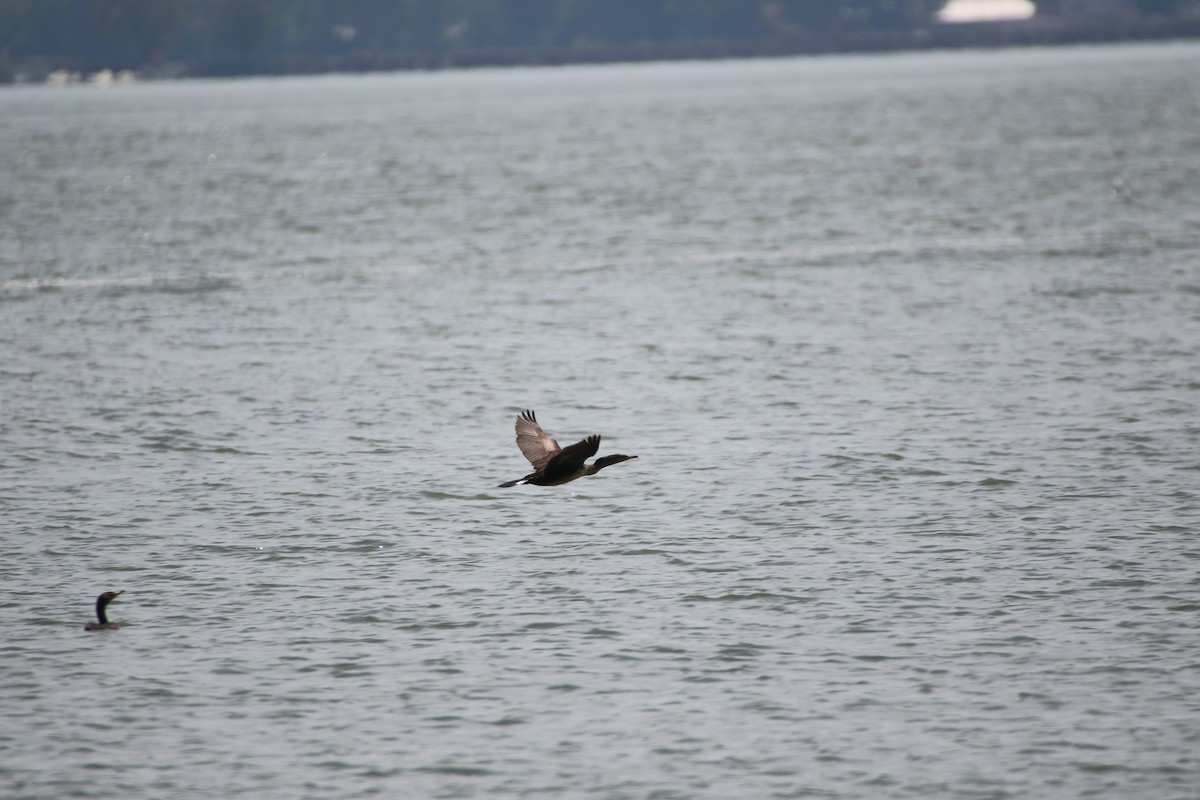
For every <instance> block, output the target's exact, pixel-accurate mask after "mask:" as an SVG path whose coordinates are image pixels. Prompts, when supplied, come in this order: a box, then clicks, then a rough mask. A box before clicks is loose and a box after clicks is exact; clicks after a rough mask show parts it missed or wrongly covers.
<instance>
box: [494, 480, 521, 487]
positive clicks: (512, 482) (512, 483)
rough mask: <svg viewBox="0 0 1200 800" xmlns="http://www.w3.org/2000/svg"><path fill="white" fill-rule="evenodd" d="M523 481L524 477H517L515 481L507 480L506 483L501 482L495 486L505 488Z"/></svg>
mask: <svg viewBox="0 0 1200 800" xmlns="http://www.w3.org/2000/svg"><path fill="white" fill-rule="evenodd" d="M524 482H525V478H517V479H516V480H515V481H509V482H508V483H502V484H500V485H499V486H497V487H496V488H497V489H507V488H508V487H510V486H516V485H517V484H520V483H524Z"/></svg>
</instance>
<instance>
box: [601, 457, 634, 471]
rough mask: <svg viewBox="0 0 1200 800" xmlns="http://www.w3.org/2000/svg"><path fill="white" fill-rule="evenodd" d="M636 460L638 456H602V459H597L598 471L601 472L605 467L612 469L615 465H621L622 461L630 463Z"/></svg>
mask: <svg viewBox="0 0 1200 800" xmlns="http://www.w3.org/2000/svg"><path fill="white" fill-rule="evenodd" d="M634 458H637V456H622V455H612V456H601V457H600V458H597V459H596V469H598V470H599V469H604V468H605V467H611V466H612V465H613V464H620V463H621V462H622V461H629V460H631V459H634Z"/></svg>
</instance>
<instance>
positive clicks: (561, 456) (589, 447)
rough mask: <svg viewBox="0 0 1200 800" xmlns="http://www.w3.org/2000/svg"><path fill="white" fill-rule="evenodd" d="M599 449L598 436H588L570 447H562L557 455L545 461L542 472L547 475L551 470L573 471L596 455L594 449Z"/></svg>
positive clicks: (554, 471)
mask: <svg viewBox="0 0 1200 800" xmlns="http://www.w3.org/2000/svg"><path fill="white" fill-rule="evenodd" d="M599 449H600V437H599V436H589V437H587V438H586V439H584V440H583V441H581V442H576V443H575V444H573V445H571V446H570V447H564V448H563V449H562V450H561V451H559V453H558V455H556V456H554V457H553V458H551V459H550V460H549V461H548V462H546V466H545V468H544V469H543V470H542V472H543V473H544V474H546V475H547V476H548V475H549V474H550V473H552V472H553V473H556V474H557V473H559V472H563V473H570V472H574V471H575V470H577V469H579V468H580V467H582V466H583V462H585V461H587V460H588V459H589V458H591V457H592V456H594V455H596V451H597V450H599Z"/></svg>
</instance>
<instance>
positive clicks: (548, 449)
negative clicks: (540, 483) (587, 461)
mask: <svg viewBox="0 0 1200 800" xmlns="http://www.w3.org/2000/svg"><path fill="white" fill-rule="evenodd" d="M517 447H519V448H521V452H522V453H524V455H525V457H526V458H528V459H529V463H530V464H533V468H534V469H535V470H537V471H539V472H540V471H542V470H543V469H545V468H546V465H547V464H548V463H550V459H552V458H554V457H555V456H556V455H558V454H559V453H561V452H563V451H562V449H561V448H560V447H559V446H558V442H556V441H554V440H553V439H551V438H550V434H548V433H546V432H545V431H544V430H542V426H541V425H538V421H537V417H535V416H534V415H533V412H532V411H522V412H521V415H520V416H519V417H517ZM571 447H578V445H571ZM567 449H568V450H569V449H570V448H567ZM592 452H593V453H594V452H596V451H595V449H593V450H592ZM589 455H590V454H589ZM584 458H587V456H584Z"/></svg>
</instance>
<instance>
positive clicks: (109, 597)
mask: <svg viewBox="0 0 1200 800" xmlns="http://www.w3.org/2000/svg"><path fill="white" fill-rule="evenodd" d="M124 592H125V590H124V589H122V590H121V591H119V592H105V593H104V594H102V595H100V596H99V597H97V598H96V619H98V620H100V621H99V622H89V623H88V624H87V625H84V626H83V629H84V630H85V631H115V630H116V629H117V628H119V627H121V626H120V625H118V624H117V623H115V622H109V621H108V615H107V614H105V613H104V607H105V606H107V605H108V604H109V603H111V602H112V601H113V600H116V599H117V595H119V594H124Z"/></svg>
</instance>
